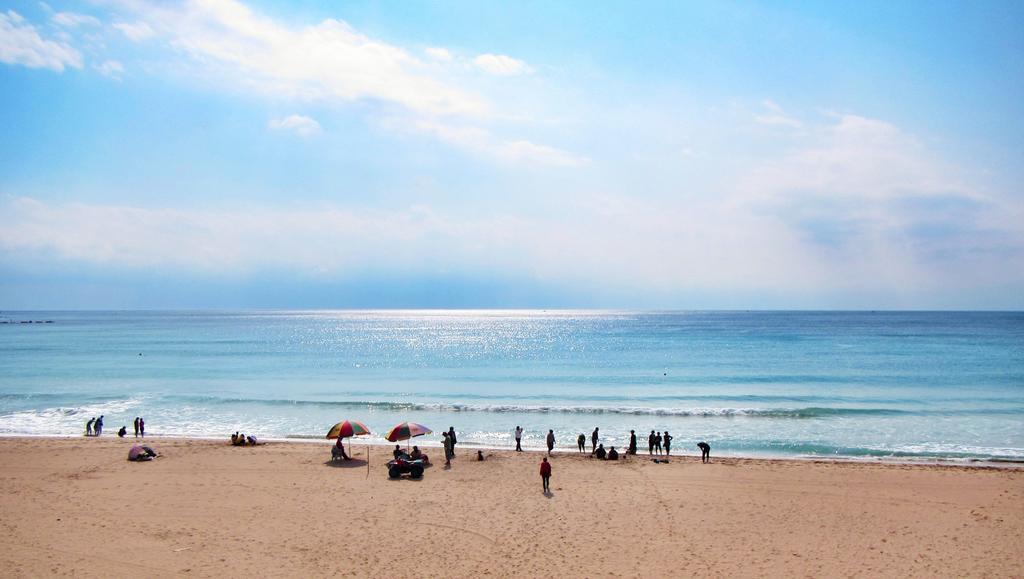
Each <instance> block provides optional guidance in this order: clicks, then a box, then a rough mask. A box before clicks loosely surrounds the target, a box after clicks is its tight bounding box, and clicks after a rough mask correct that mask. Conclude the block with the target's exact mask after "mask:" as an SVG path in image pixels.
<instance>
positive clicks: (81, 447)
mask: <svg viewBox="0 0 1024 579" xmlns="http://www.w3.org/2000/svg"><path fill="white" fill-rule="evenodd" d="M133 443H134V440H131V439H125V440H119V439H117V438H114V437H110V438H103V439H99V440H97V439H38V438H5V439H0V464H3V469H2V471H0V481H2V482H0V491H2V492H0V523H2V527H3V535H2V538H0V545H2V547H0V569H2V572H0V574H2V575H3V576H5V577H38V576H50V575H61V576H72V575H73V576H76V577H127V576H141V577H171V576H197V577H211V576H220V577H225V576H227V577H243V576H290V577H320V576H328V575H347V576H362V577H369V576H396V577H417V576H418V577H470V576H480V575H488V576H497V577H509V576H537V577H539V576H551V575H554V574H559V575H563V576H572V577H595V576H628V577H633V576H637V577H672V576H674V577H679V576H718V577H730V576H840V575H842V576H848V575H858V576H892V577H896V576H928V577H934V576H946V577H954V576H961V577H962V576H1021V575H1024V516H1022V515H1024V470H1016V469H992V468H964V467H951V466H920V465H891V464H850V463H832V462H809V461H807V462H805V461H792V460H790V461H781V460H780V461H773V460H754V459H718V458H716V459H714V461H713V462H712V463H711V464H707V465H702V464H700V460H699V459H698V458H694V457H693V456H692V455H690V456H688V457H685V458H682V459H679V458H674V459H673V462H672V463H671V464H667V465H666V464H654V463H652V462H651V461H650V460H649V459H648V458H647V457H646V456H644V455H641V456H637V457H633V458H631V459H630V460H627V461H619V462H617V463H612V462H601V461H597V460H594V459H590V458H584V457H580V456H578V455H574V454H572V453H567V452H562V453H556V456H555V457H554V458H553V459H552V464H553V470H554V472H553V476H552V490H553V492H552V494H551V495H550V496H545V495H544V494H542V492H541V481H540V477H539V475H538V464H539V462H540V458H541V455H540V454H537V453H530V452H528V453H514V452H508V451H488V452H487V455H488V456H487V459H486V460H485V461H484V462H477V461H476V460H475V458H474V457H473V456H471V454H472V455H475V451H473V450H471V449H469V448H461V449H459V451H460V452H459V456H458V457H457V459H456V460H455V462H454V466H453V468H451V469H450V470H446V469H444V467H443V465H435V466H433V467H431V468H429V469H428V470H427V473H426V476H425V477H424V479H423V480H421V481H412V480H408V479H402V480H398V481H389V480H388V479H387V476H386V472H385V468H384V466H383V465H384V463H385V461H386V459H387V458H388V456H387V455H388V449H387V448H385V447H372V448H371V449H370V457H369V458H370V466H369V468H367V466H366V458H367V456H366V447H365V446H360V445H358V444H357V445H356V447H355V450H356V460H354V461H353V462H351V463H344V464H342V465H338V464H337V463H336V464H335V465H332V464H330V463H329V461H328V459H329V456H330V450H329V446H328V445H327V444H324V445H319V444H289V443H270V444H267V445H265V446H260V447H257V448H233V447H231V446H229V445H228V444H227V443H219V442H211V441H204V440H168V439H150V440H148V441H147V444H151V445H152V446H154V447H155V448H156V449H157V450H158V451H159V452H161V453H162V456H161V458H159V459H157V460H155V461H152V462H149V463H131V462H128V461H127V460H126V455H127V452H128V449H129V448H130V446H131V445H132V444H133ZM431 454H432V455H435V456H437V455H439V454H440V450H439V449H431Z"/></svg>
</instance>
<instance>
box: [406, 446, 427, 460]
mask: <svg viewBox="0 0 1024 579" xmlns="http://www.w3.org/2000/svg"><path fill="white" fill-rule="evenodd" d="M409 458H411V459H413V460H422V461H423V464H430V459H429V458H427V455H426V454H423V452H421V451H420V447H418V446H414V447H412V454H410V455H409Z"/></svg>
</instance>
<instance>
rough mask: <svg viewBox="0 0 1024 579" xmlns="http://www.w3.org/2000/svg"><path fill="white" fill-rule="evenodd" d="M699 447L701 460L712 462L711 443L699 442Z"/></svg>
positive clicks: (702, 461)
mask: <svg viewBox="0 0 1024 579" xmlns="http://www.w3.org/2000/svg"><path fill="white" fill-rule="evenodd" d="M697 448H699V449H700V462H701V463H706V462H711V445H710V444H708V443H706V442H698V443H697Z"/></svg>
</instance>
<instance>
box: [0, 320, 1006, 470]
mask: <svg viewBox="0 0 1024 579" xmlns="http://www.w3.org/2000/svg"><path fill="white" fill-rule="evenodd" d="M27 320H52V322H53V323H49V324H22V323H5V324H0V433H2V434H16V435H76V434H81V433H82V432H83V430H84V426H85V422H86V421H87V420H88V419H89V418H91V417H93V416H98V415H100V414H103V415H105V423H106V426H105V431H106V432H110V433H113V432H114V431H116V429H117V428H118V427H120V426H121V425H122V424H124V425H127V426H128V427H129V430H130V428H131V424H132V419H133V418H134V417H135V416H140V415H141V416H144V417H145V419H146V424H147V432H148V433H150V434H154V435H158V436H159V435H176V436H182V435H183V436H201V437H226V436H227V435H228V434H230V433H231V432H234V431H236V430H241V431H243V432H246V433H253V434H256V435H257V436H262V437H264V438H317V437H320V436H322V435H323V434H324V433H325V432H326V431H327V429H328V428H329V427H330V426H331V425H332V424H333V423H335V422H337V421H338V420H341V419H344V418H355V419H360V420H363V421H365V422H366V423H367V424H368V425H369V426H370V427H371V428H372V429H373V430H374V431H375V432H383V431H385V430H386V429H387V428H389V427H390V426H392V425H394V424H396V423H397V422H400V421H403V420H412V421H416V422H421V423H423V424H426V425H428V426H430V427H431V428H433V429H434V430H436V431H437V432H440V431H441V429H442V428H444V429H447V428H448V427H449V426H455V428H456V430H457V431H459V433H460V435H459V439H460V442H462V443H465V444H470V445H472V444H479V445H484V446H496V447H501V446H511V445H512V444H513V442H512V435H511V431H512V429H513V428H514V427H515V426H516V425H517V424H519V425H522V426H523V428H525V429H526V431H527V435H526V438H525V444H526V445H528V446H534V447H540V446H542V444H543V443H542V440H543V436H544V435H545V434H546V433H547V430H548V429H549V428H550V429H554V431H555V434H556V436H557V439H558V443H559V446H561V447H565V448H571V447H574V445H575V438H576V436H577V435H578V434H579V433H581V432H583V433H587V435H588V438H589V434H590V432H591V431H592V430H593V429H594V427H595V426H599V427H600V428H601V432H602V434H603V436H602V440H603V441H604V443H605V444H606V445H616V446H622V445H624V443H625V440H626V439H627V437H628V433H629V430H630V429H635V430H636V431H637V433H638V434H639V435H640V436H639V438H640V439H641V441H642V442H641V446H643V444H644V442H645V441H646V433H647V432H649V431H650V430H658V431H662V430H666V429H667V430H669V431H670V432H671V433H672V435H673V436H674V437H675V442H674V445H675V448H677V449H680V450H684V451H686V452H689V453H694V452H696V449H695V448H694V445H695V444H696V443H697V442H698V441H700V440H707V441H708V442H709V443H710V444H711V445H712V447H713V448H714V453H715V454H732V455H748V456H749V455H782V456H840V457H897V458H902V457H906V458H920V459H937V458H938V459H963V460H1024V314H1022V313H988V312H985V313H981V312H976V313H949V312H941V313H938V312H935V313H929V312H914V313H896V312H885V313H867V312H667V313H665V312H652V313H636V312H589V311H555V312H541V311H379V312H373V311H353V312H331V311H328V312H220V313H216V312H4V313H0V322H4V321H9V322H21V321H27ZM140 354H141V355H140ZM429 438H433V441H434V442H436V441H437V438H436V437H428V439H429ZM420 440H423V439H420ZM425 442H428V443H429V442H430V440H427V441H425Z"/></svg>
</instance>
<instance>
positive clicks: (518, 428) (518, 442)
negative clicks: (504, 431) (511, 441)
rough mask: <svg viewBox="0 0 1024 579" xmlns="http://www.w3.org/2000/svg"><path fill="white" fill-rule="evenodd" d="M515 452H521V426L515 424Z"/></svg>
mask: <svg viewBox="0 0 1024 579" xmlns="http://www.w3.org/2000/svg"><path fill="white" fill-rule="evenodd" d="M516 452H523V427H522V426H516Z"/></svg>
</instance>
